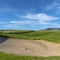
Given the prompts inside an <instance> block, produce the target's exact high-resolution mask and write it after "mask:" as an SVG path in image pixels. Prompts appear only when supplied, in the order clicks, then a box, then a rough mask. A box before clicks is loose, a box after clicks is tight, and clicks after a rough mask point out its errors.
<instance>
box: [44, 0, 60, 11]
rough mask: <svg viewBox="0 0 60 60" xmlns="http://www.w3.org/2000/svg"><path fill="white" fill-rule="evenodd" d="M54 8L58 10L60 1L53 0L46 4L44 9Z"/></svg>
mask: <svg viewBox="0 0 60 60" xmlns="http://www.w3.org/2000/svg"><path fill="white" fill-rule="evenodd" d="M50 10H56V12H60V1H59V0H54V1H53V2H52V3H51V4H48V5H47V6H46V7H45V8H44V11H50Z"/></svg>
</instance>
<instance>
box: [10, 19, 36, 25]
mask: <svg viewBox="0 0 60 60" xmlns="http://www.w3.org/2000/svg"><path fill="white" fill-rule="evenodd" d="M33 22H35V21H30V20H26V21H10V23H11V24H21V25H24V24H31V23H33Z"/></svg>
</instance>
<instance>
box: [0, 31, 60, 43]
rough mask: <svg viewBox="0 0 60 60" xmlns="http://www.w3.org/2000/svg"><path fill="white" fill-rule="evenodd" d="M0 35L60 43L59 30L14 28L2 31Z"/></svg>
mask: <svg viewBox="0 0 60 60" xmlns="http://www.w3.org/2000/svg"><path fill="white" fill-rule="evenodd" d="M0 36H8V37H10V38H18V39H28V40H41V39H42V40H48V41H51V42H58V43H60V31H53V30H52V31H48V30H42V31H30V30H16V31H3V32H0Z"/></svg>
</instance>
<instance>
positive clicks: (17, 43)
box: [0, 38, 60, 56]
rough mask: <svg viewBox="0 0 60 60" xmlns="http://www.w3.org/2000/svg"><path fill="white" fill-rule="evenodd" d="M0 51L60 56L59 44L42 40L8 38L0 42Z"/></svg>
mask: <svg viewBox="0 0 60 60" xmlns="http://www.w3.org/2000/svg"><path fill="white" fill-rule="evenodd" d="M0 51H1V52H5V53H13V54H18V55H30V56H60V44H57V43H52V42H48V41H44V40H19V39H10V38H9V39H8V40H6V41H5V42H3V43H1V44H0Z"/></svg>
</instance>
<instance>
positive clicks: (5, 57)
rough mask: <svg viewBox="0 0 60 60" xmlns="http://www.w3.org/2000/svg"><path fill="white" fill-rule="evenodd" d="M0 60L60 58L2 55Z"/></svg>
mask: <svg viewBox="0 0 60 60" xmlns="http://www.w3.org/2000/svg"><path fill="white" fill-rule="evenodd" d="M0 60H60V56H50V57H36V56H19V55H14V54H5V53H0Z"/></svg>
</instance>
